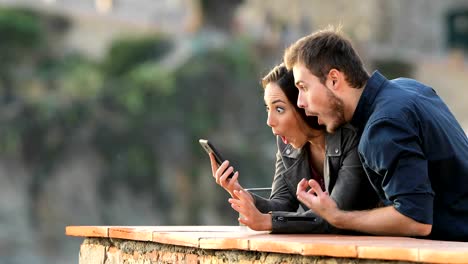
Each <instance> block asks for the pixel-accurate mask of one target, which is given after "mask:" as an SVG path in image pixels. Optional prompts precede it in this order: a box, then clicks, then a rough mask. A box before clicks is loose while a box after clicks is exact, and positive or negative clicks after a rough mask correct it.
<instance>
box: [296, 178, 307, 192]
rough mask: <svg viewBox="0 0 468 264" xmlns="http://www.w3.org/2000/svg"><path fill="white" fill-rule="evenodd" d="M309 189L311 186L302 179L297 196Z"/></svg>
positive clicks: (298, 185)
mask: <svg viewBox="0 0 468 264" xmlns="http://www.w3.org/2000/svg"><path fill="white" fill-rule="evenodd" d="M308 187H309V184H308V182H307V180H306V179H302V180H301V181H300V182H299V183H298V184H297V190H296V195H299V193H300V192H305V191H306V190H307V188H308Z"/></svg>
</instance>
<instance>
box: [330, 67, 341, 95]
mask: <svg viewBox="0 0 468 264" xmlns="http://www.w3.org/2000/svg"><path fill="white" fill-rule="evenodd" d="M342 78H343V74H342V73H341V72H340V71H339V70H337V69H335V68H333V69H331V70H330V71H329V72H328V80H329V82H330V83H331V85H332V87H331V88H332V89H333V90H337V89H338V87H339V86H340V84H341V82H342V81H343V80H342Z"/></svg>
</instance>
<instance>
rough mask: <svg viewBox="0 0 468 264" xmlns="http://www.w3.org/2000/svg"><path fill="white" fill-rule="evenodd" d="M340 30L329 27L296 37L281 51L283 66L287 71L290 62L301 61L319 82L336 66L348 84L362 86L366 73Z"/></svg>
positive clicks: (355, 86)
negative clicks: (282, 53)
mask: <svg viewBox="0 0 468 264" xmlns="http://www.w3.org/2000/svg"><path fill="white" fill-rule="evenodd" d="M340 31H341V30H340V28H337V29H335V28H334V27H332V26H329V27H327V28H326V29H323V30H319V31H317V32H314V33H312V34H311V35H308V36H305V37H303V38H301V39H299V40H298V41H296V42H295V43H293V44H292V45H291V46H289V47H288V48H287V49H286V50H285V52H284V63H285V65H286V67H287V68H288V69H289V70H291V69H292V68H293V67H294V65H296V64H298V63H300V64H303V65H304V66H305V67H306V68H307V69H308V70H309V71H310V72H311V73H312V74H313V75H315V76H317V77H318V78H319V79H320V81H321V82H322V83H325V81H326V79H327V75H328V73H329V72H330V70H331V69H337V70H339V71H341V72H343V73H344V75H345V78H346V81H347V82H348V84H349V85H350V86H351V87H354V88H361V87H363V86H364V84H365V83H366V81H367V80H368V79H369V74H368V73H367V72H366V70H365V69H364V66H363V63H362V61H361V58H360V57H359V55H358V54H357V52H356V51H355V50H354V48H353V46H352V44H351V42H350V41H349V40H348V39H346V38H345V37H343V36H342V35H341V32H340Z"/></svg>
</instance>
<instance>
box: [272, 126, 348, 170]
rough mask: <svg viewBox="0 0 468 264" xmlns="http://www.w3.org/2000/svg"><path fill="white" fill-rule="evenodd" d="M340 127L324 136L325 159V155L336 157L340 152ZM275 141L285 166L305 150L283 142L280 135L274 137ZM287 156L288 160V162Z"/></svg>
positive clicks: (288, 165) (300, 155) (289, 164)
mask: <svg viewBox="0 0 468 264" xmlns="http://www.w3.org/2000/svg"><path fill="white" fill-rule="evenodd" d="M341 138H342V129H338V130H337V131H336V132H335V133H334V134H327V135H326V136H325V142H326V148H325V153H326V154H325V155H326V157H325V159H326V158H327V157H338V156H341V154H342V152H343V151H342V146H341ZM276 143H277V145H278V149H279V152H280V153H281V156H282V158H283V162H284V165H285V166H286V168H288V167H290V166H291V165H292V164H293V163H294V162H295V161H296V160H297V159H299V158H301V157H302V156H303V155H304V154H305V153H306V150H305V149H304V148H301V149H295V148H293V147H292V146H291V145H289V144H284V142H283V141H282V140H281V138H280V137H278V136H277V137H276ZM284 158H288V159H289V161H290V162H288V159H284Z"/></svg>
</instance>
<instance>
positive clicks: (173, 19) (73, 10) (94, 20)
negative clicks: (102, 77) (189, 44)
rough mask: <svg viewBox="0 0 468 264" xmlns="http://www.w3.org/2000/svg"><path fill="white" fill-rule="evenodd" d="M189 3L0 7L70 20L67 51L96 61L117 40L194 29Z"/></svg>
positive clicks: (54, 0)
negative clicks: (22, 9) (36, 11)
mask: <svg viewBox="0 0 468 264" xmlns="http://www.w3.org/2000/svg"><path fill="white" fill-rule="evenodd" d="M195 3H196V1H193V0H157V1H154V0H86V1H75V0H0V5H3V6H14V7H26V8H32V9H35V10H40V11H42V12H46V13H52V14H60V15H64V16H66V17H67V18H68V19H70V22H71V23H70V24H71V27H72V28H71V29H70V30H68V31H67V32H68V33H67V37H66V39H65V43H66V44H67V47H68V49H71V50H73V49H76V50H79V51H80V52H84V53H85V54H88V55H91V56H94V57H100V56H102V53H103V52H104V51H105V49H106V47H107V46H108V44H109V43H110V42H111V41H112V40H113V39H115V38H116V37H119V36H128V35H137V34H144V33H149V32H163V33H168V34H174V35H181V34H186V33H188V32H191V31H193V30H194V28H196V27H197V26H198V24H199V23H198V22H197V21H198V20H199V12H198V10H199V9H198V6H197V5H195Z"/></svg>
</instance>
